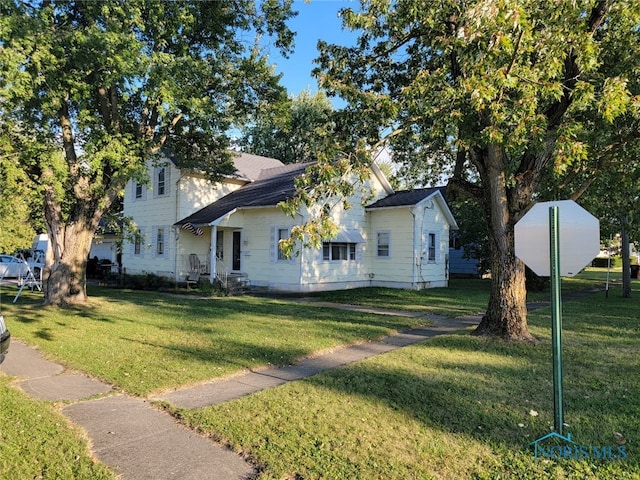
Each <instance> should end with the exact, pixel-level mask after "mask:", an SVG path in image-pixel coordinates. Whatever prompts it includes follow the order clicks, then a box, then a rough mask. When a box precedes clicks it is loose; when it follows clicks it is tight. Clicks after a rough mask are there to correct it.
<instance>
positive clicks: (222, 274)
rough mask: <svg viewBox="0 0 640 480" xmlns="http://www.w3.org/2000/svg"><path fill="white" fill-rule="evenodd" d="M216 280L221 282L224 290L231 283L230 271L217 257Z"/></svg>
mask: <svg viewBox="0 0 640 480" xmlns="http://www.w3.org/2000/svg"><path fill="white" fill-rule="evenodd" d="M216 278H217V279H218V280H219V281H220V283H221V284H222V286H223V287H224V288H226V287H227V284H228V282H229V269H228V268H227V266H226V265H225V263H224V262H223V261H222V259H221V258H220V257H218V256H217V255H216Z"/></svg>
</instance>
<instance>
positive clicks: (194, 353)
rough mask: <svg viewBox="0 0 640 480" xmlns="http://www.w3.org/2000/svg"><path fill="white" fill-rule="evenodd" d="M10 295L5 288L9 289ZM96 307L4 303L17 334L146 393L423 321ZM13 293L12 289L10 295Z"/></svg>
mask: <svg viewBox="0 0 640 480" xmlns="http://www.w3.org/2000/svg"><path fill="white" fill-rule="evenodd" d="M5 292H6V291H5ZM90 293H91V300H90V304H89V305H88V306H82V307H77V308H76V307H69V308H62V309H59V308H43V307H42V306H41V305H40V303H41V302H42V294H37V293H34V294H32V293H30V292H28V293H26V294H25V293H23V295H22V296H21V297H20V299H19V301H18V302H17V303H16V304H8V305H7V304H6V303H3V311H4V316H5V319H6V320H7V324H8V327H9V329H10V330H11V334H12V335H13V336H14V337H15V338H20V339H22V340H23V341H25V342H26V343H28V344H29V345H32V346H35V347H38V348H39V349H40V350H41V351H43V352H44V353H45V355H47V356H48V357H50V358H51V359H54V360H58V361H61V362H62V363H64V364H65V365H66V366H67V367H69V368H72V369H77V370H81V371H84V372H87V373H89V374H90V375H93V376H96V377H98V378H101V379H103V380H105V381H107V382H108V383H111V384H113V385H115V386H116V387H117V388H120V389H122V390H124V391H126V392H128V393H130V394H133V395H139V396H145V395H149V394H151V393H153V392H158V391H162V390H166V389H171V388H175V387H181V386H185V385H190V384H196V383H199V382H203V381H206V380H210V379H212V378H217V377H223V376H227V375H231V374H234V373H237V372H239V371H242V370H244V369H249V368H254V367H259V366H263V365H289V364H292V363H293V362H295V361H296V360H298V359H300V358H302V357H305V356H308V355H311V354H314V353H316V352H318V351H322V350H326V349H329V348H333V347H336V346H339V345H346V344H351V343H357V342H363V341H369V340H375V339H378V338H380V337H383V336H385V335H388V334H390V333H392V332H394V331H397V330H403V329H406V328H408V327H412V326H415V325H417V324H420V323H425V322H424V320H420V319H417V318H410V317H399V316H386V315H384V316H383V315H372V314H369V313H361V312H346V311H336V310H334V309H327V308H325V307H321V306H314V305H305V304H298V303H294V302H286V301H279V300H269V299H264V298H254V297H249V296H244V297H223V298H209V299H206V298H205V299H199V298H192V297H187V296H181V295H170V294H166V293H164V294H163V293H152V292H135V291H123V290H115V289H105V288H95V289H92V291H91V292H90ZM5 295H6V293H5Z"/></svg>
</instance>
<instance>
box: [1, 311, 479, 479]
mask: <svg viewBox="0 0 640 480" xmlns="http://www.w3.org/2000/svg"><path fill="white" fill-rule="evenodd" d="M314 304H316V303H315V302H314ZM326 306H327V307H329V306H330V307H332V308H344V309H350V310H360V311H367V312H370V313H376V314H380V315H384V314H386V315H404V316H412V317H417V318H422V319H424V320H428V321H430V322H433V325H430V326H425V327H420V328H414V329H411V330H407V331H405V332H401V333H398V334H395V335H391V336H389V337H386V338H384V339H382V340H380V341H378V342H370V343H363V344H358V345H352V346H348V347H339V348H335V349H333V350H331V351H328V352H325V353H323V354H321V355H318V356H315V357H312V358H308V359H305V360H302V361H301V362H299V363H298V364H296V365H292V366H288V367H282V368H278V367H271V368H263V369H257V370H254V371H249V372H246V373H242V374H240V375H237V376H234V377H232V378H229V379H225V380H215V381H212V382H209V383H205V384H203V385H199V386H196V387H192V388H186V389H181V390H177V391H173V392H167V393H165V394H162V395H158V396H154V397H153V398H150V399H148V400H146V399H140V398H135V397H130V396H127V395H123V394H120V393H117V392H114V390H113V388H112V386H111V385H108V384H105V383H104V382H101V381H99V380H96V379H93V378H89V377H87V376H86V375H82V374H80V373H77V372H71V371H67V370H65V369H64V368H63V367H62V366H61V365H58V364H56V363H53V362H50V361H47V360H45V359H43V357H42V356H41V355H40V353H39V352H38V351H37V350H35V349H33V348H31V347H28V346H27V345H25V344H23V343H20V342H18V341H16V340H12V343H11V347H10V353H9V355H7V358H6V360H5V362H4V363H3V364H2V365H0V370H2V371H4V372H5V373H6V374H8V375H11V376H15V377H17V379H16V382H15V384H16V385H17V386H18V387H19V388H21V389H22V390H24V391H25V392H26V393H27V394H29V395H30V396H32V397H34V398H37V399H41V400H47V401H65V402H72V403H69V404H68V405H66V406H64V407H63V408H62V409H61V410H62V413H63V414H64V415H66V416H67V417H68V418H69V419H70V420H71V421H73V422H74V423H76V424H77V425H79V426H81V427H82V428H83V429H84V430H85V431H86V432H87V435H88V437H89V439H90V441H91V445H92V448H93V452H94V454H95V455H96V457H97V458H98V459H99V460H100V461H102V462H103V463H105V464H106V465H108V466H109V467H110V468H111V469H112V470H113V471H114V472H115V473H116V474H117V475H119V478H122V479H131V480H146V479H149V480H163V479H193V480H200V479H207V480H211V479H213V480H215V479H224V480H227V479H248V478H252V477H253V476H254V475H255V474H256V472H255V471H254V469H253V467H252V466H251V465H249V464H248V463H246V462H245V461H244V460H243V459H242V458H241V457H240V456H239V455H237V454H235V453H233V452H232V451H230V450H229V449H227V448H224V447H222V446H220V445H217V444H215V443H214V442H212V441H210V440H209V439H207V438H205V437H202V436H200V435H198V434H197V433H195V432H193V431H191V430H188V429H186V428H184V427H183V426H181V425H180V424H178V423H177V422H176V421H175V420H174V419H173V417H171V416H170V415H169V414H167V413H166V412H164V411H162V410H159V409H157V408H155V407H153V406H152V405H151V403H150V401H155V400H163V401H166V402H169V403H171V404H173V405H175V406H178V407H182V408H198V407H203V406H207V405H213V404H217V403H221V402H226V401H229V400H232V399H235V398H239V397H242V396H245V395H250V394H252V393H255V392H257V391H260V390H263V389H265V388H270V387H275V386H278V385H282V384H284V383H286V382H290V381H295V380H300V379H303V378H307V377H310V376H312V375H315V374H317V373H319V372H321V371H323V370H326V369H330V368H336V367H340V366H342V365H347V364H349V363H353V362H357V361H359V360H363V359H365V358H368V357H371V356H374V355H379V354H382V353H386V352H389V351H391V350H395V349H397V348H401V347H404V346H407V345H412V344H415V343H418V342H421V341H423V340H426V339H428V338H431V337H434V336H436V335H441V334H445V333H451V332H454V331H457V330H461V329H464V328H467V327H471V326H474V325H477V323H478V322H479V320H480V317H479V316H470V317H462V318H455V319H446V318H444V317H433V316H420V315H417V314H412V313H408V312H401V311H389V310H380V309H371V308H365V307H355V306H347V305H333V304H327V305H326ZM425 323H426V322H425Z"/></svg>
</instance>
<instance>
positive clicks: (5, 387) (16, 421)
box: [0, 376, 115, 480]
mask: <svg viewBox="0 0 640 480" xmlns="http://www.w3.org/2000/svg"><path fill="white" fill-rule="evenodd" d="M9 380H10V379H9V378H8V377H6V376H0V478H6V479H10V478H11V479H13V478H15V479H27V478H50V479H68V480H71V479H73V480H101V479H104V480H106V479H113V478H115V475H113V473H111V472H110V471H109V470H108V469H107V468H106V467H105V466H104V465H102V464H100V463H97V462H95V461H94V460H93V459H92V458H91V457H90V456H89V454H88V450H87V442H86V441H85V440H83V439H82V438H81V436H80V433H79V431H78V430H77V429H75V428H72V427H71V426H70V425H69V424H68V423H67V421H66V420H65V419H64V418H63V417H62V416H61V415H60V414H58V413H57V412H56V411H55V409H54V408H53V407H52V406H51V404H49V403H46V402H39V401H36V400H33V399H31V398H29V397H28V396H27V395H25V394H23V393H22V392H19V391H18V390H16V389H15V388H11V387H10V386H9Z"/></svg>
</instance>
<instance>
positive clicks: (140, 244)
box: [131, 227, 145, 257]
mask: <svg viewBox="0 0 640 480" xmlns="http://www.w3.org/2000/svg"><path fill="white" fill-rule="evenodd" d="M144 238H145V237H144V227H139V234H138V235H136V237H135V239H134V240H133V243H132V244H131V255H133V256H134V257H144Z"/></svg>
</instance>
